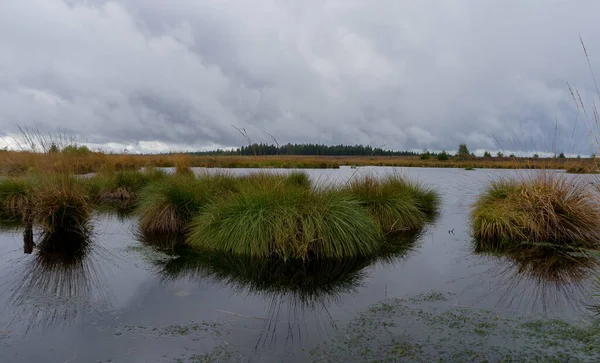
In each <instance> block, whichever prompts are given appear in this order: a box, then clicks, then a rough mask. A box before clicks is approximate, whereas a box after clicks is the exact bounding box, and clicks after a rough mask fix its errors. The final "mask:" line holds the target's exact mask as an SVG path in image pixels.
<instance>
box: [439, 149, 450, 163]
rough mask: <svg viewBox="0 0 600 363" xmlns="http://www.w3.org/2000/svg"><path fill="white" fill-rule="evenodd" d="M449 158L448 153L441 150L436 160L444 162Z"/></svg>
mask: <svg viewBox="0 0 600 363" xmlns="http://www.w3.org/2000/svg"><path fill="white" fill-rule="evenodd" d="M449 158H450V156H449V155H448V153H447V152H446V151H445V150H443V151H442V152H441V153H439V154H437V159H438V160H440V161H444V160H448V159H449Z"/></svg>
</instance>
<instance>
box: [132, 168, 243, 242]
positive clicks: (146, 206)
mask: <svg viewBox="0 0 600 363" xmlns="http://www.w3.org/2000/svg"><path fill="white" fill-rule="evenodd" d="M235 190H237V185H236V183H235V180H234V179H233V178H231V177H228V176H226V175H214V176H210V175H204V176H201V177H199V178H198V179H196V178H190V177H188V176H185V175H183V176H182V175H174V176H169V177H167V178H163V179H160V180H158V181H155V182H153V183H150V184H148V185H147V186H146V187H145V188H144V189H142V191H141V192H140V195H139V202H138V206H137V208H136V214H138V215H139V216H140V220H139V227H140V230H141V231H142V232H143V233H145V234H148V233H158V234H163V233H164V234H181V233H184V232H185V230H186V227H187V224H188V221H189V220H190V218H191V217H192V216H193V215H195V214H196V213H198V212H199V211H200V210H202V208H203V207H204V206H205V205H206V204H208V203H209V202H210V201H211V200H212V199H213V198H215V197H217V196H219V195H225V194H227V193H229V192H232V191H235Z"/></svg>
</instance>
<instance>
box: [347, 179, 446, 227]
mask: <svg viewBox="0 0 600 363" xmlns="http://www.w3.org/2000/svg"><path fill="white" fill-rule="evenodd" d="M342 190H343V191H345V192H346V193H348V194H350V195H351V196H352V197H354V198H356V199H358V201H359V203H360V205H361V206H362V207H363V208H365V209H366V210H367V212H368V213H369V215H370V216H372V217H373V218H374V219H375V220H376V221H377V223H378V224H379V225H380V226H381V228H382V230H383V231H384V232H386V233H387V232H398V231H407V230H418V229H420V228H422V227H423V226H424V225H425V224H426V223H427V222H428V221H429V220H430V219H431V217H432V216H433V215H435V214H436V212H437V207H438V204H439V196H438V195H437V193H436V192H435V191H433V190H431V189H428V188H426V187H424V186H422V185H420V184H418V183H415V182H413V181H410V180H408V179H406V178H403V177H400V176H397V175H392V176H387V177H384V178H381V179H378V178H375V177H372V176H364V177H361V178H356V179H353V180H351V181H350V183H349V184H348V186H347V187H346V188H344V189H342Z"/></svg>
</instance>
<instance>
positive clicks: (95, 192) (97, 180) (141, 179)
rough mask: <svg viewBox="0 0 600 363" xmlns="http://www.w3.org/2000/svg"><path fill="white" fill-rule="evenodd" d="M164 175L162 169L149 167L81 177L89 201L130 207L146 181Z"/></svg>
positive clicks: (158, 178) (161, 177)
mask: <svg viewBox="0 0 600 363" xmlns="http://www.w3.org/2000/svg"><path fill="white" fill-rule="evenodd" d="M164 177H166V173H165V172H164V171H162V170H158V169H153V168H150V169H148V170H145V171H139V170H127V171H120V172H116V173H100V174H97V175H94V176H92V177H89V178H82V179H81V183H82V184H83V185H84V187H85V189H86V191H87V193H88V195H89V196H90V198H91V201H92V202H93V203H94V204H96V205H110V206H115V207H131V206H133V205H134V204H135V203H136V202H137V196H138V193H139V192H140V190H141V189H142V188H143V187H144V186H146V185H147V184H148V183H150V182H152V181H155V180H160V179H163V178H164Z"/></svg>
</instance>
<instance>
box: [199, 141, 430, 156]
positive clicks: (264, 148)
mask: <svg viewBox="0 0 600 363" xmlns="http://www.w3.org/2000/svg"><path fill="white" fill-rule="evenodd" d="M193 154H196V155H256V156H263V155H327V156H369V155H373V156H418V155H419V153H417V152H414V151H408V150H405V151H393V150H385V149H382V148H380V147H372V146H369V145H367V146H364V145H343V144H340V145H324V144H286V145H273V144H263V143H260V144H259V143H254V144H250V145H248V146H242V147H239V148H237V149H233V150H221V149H217V150H213V151H205V152H202V151H199V152H194V153H193Z"/></svg>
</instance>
